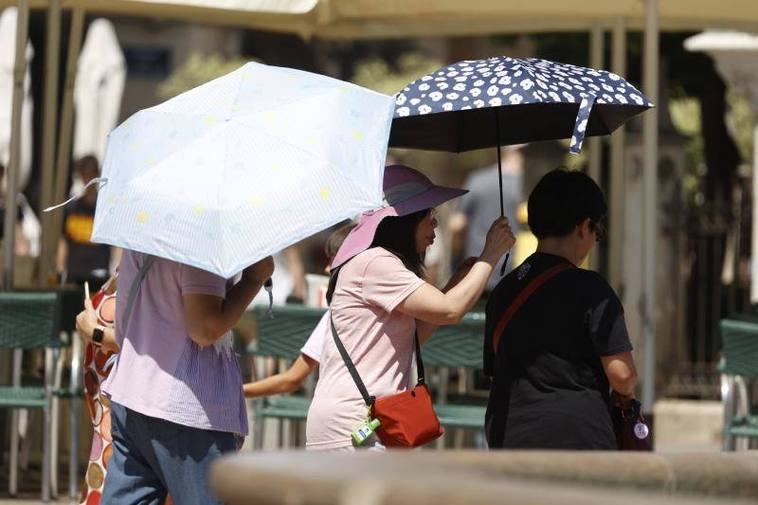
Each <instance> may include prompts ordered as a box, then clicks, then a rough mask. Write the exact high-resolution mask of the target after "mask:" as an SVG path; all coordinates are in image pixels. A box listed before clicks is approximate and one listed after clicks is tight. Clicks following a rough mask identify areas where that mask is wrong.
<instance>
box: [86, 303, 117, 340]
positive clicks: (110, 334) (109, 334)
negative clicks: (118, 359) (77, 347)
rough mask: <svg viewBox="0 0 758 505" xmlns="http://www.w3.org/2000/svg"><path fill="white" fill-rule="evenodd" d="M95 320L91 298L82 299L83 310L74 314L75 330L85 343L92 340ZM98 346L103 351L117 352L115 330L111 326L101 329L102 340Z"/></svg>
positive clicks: (95, 313)
mask: <svg viewBox="0 0 758 505" xmlns="http://www.w3.org/2000/svg"><path fill="white" fill-rule="evenodd" d="M99 324H100V323H99V321H98V320H97V312H95V309H94V308H93V307H92V300H84V310H83V311H81V312H80V313H79V315H77V316H76V332H77V333H78V334H79V336H80V337H81V338H82V340H84V341H85V342H87V343H90V342H92V333H93V332H94V331H95V327H97V326H98V325H99ZM100 347H102V348H103V350H105V351H109V352H119V351H120V349H119V347H118V344H117V343H116V332H115V331H114V330H113V328H107V327H106V328H105V329H104V330H103V341H102V342H101V343H100Z"/></svg>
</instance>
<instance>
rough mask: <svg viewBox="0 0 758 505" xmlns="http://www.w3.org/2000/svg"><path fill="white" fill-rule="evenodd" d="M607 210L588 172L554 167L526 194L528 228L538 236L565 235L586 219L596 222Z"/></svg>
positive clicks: (602, 197) (598, 188)
mask: <svg viewBox="0 0 758 505" xmlns="http://www.w3.org/2000/svg"><path fill="white" fill-rule="evenodd" d="M607 211H608V205H607V204H606V203H605V196H604V195H603V191H602V190H601V189H600V187H599V186H598V185H597V184H596V183H595V181H593V180H592V178H590V177H589V176H588V175H586V174H584V173H582V172H578V171H569V170H566V169H562V168H558V169H555V170H552V171H550V172H548V173H547V174H546V175H545V176H544V177H543V178H542V179H540V181H539V182H538V183H537V186H535V188H534V190H533V191H532V194H531V195H529V203H528V214H529V228H531V231H532V233H533V234H534V235H535V236H536V237H537V238H538V239H543V238H547V237H565V236H567V235H569V234H570V233H571V232H572V231H573V230H574V228H575V227H576V226H577V225H578V224H579V223H581V222H582V221H584V220H585V219H587V218H589V219H590V221H591V222H592V223H593V224H595V223H598V222H599V221H600V220H601V219H602V218H603V217H604V216H605V214H606V212H607Z"/></svg>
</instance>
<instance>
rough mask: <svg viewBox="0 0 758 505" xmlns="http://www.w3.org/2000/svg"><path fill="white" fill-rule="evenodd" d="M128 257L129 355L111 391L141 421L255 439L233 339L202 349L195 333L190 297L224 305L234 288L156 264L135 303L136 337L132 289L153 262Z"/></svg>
mask: <svg viewBox="0 0 758 505" xmlns="http://www.w3.org/2000/svg"><path fill="white" fill-rule="evenodd" d="M145 257H146V256H145V255H144V254H142V253H138V252H134V251H129V250H124V253H123V256H122V258H121V265H120V267H119V279H118V282H119V290H118V294H117V297H116V340H117V341H118V344H119V346H120V347H121V353H120V355H119V359H118V362H117V364H116V365H115V367H114V369H113V370H112V371H111V374H110V376H109V377H108V379H107V381H106V383H105V384H104V385H103V390H104V391H105V392H106V393H107V394H109V395H110V397H111V400H112V401H114V402H116V403H118V404H120V405H123V406H124V407H127V408H129V409H131V410H134V411H137V412H140V413H141V414H144V415H147V416H151V417H157V418H161V419H166V420H168V421H171V422H174V423H177V424H181V425H185V426H191V427H193V428H201V429H208V430H216V431H225V432H232V433H237V434H240V435H243V436H244V435H247V431H248V426H247V415H246V413H245V401H244V397H243V394H242V378H241V376H240V370H239V365H238V363H237V358H236V356H235V354H234V351H233V348H232V339H231V332H230V333H229V334H227V335H225V336H224V337H222V338H221V339H220V340H219V341H218V342H217V343H216V344H215V345H213V346H209V347H205V348H201V347H200V346H198V345H197V344H196V343H194V342H193V341H192V340H191V339H190V338H189V335H188V333H187V327H186V325H185V323H184V306H183V301H182V295H187V294H206V295H213V296H218V297H221V298H223V297H224V296H225V294H226V287H227V281H226V280H225V279H224V278H222V277H219V276H217V275H214V274H211V273H209V272H206V271H204V270H200V269H197V268H194V267H190V266H187V265H182V264H181V263H177V262H174V261H170V260H166V259H163V258H156V259H155V262H154V263H153V265H152V267H151V268H150V270H149V271H148V272H147V276H146V277H145V279H144V280H143V282H142V285H141V286H140V289H139V292H138V294H137V296H136V298H135V301H134V307H133V309H132V314H131V319H130V321H129V324H128V330H129V334H128V335H123V333H122V331H123V330H122V325H121V324H120V323H121V322H122V320H123V315H124V311H125V309H126V304H127V298H128V295H129V287H130V286H131V284H132V281H133V280H134V279H135V278H136V276H137V274H138V272H139V269H140V266H141V265H142V263H143V261H144V260H145Z"/></svg>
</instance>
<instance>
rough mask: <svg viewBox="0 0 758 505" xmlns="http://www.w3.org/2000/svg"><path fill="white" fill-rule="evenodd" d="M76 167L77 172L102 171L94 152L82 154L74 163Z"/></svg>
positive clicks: (97, 172)
mask: <svg viewBox="0 0 758 505" xmlns="http://www.w3.org/2000/svg"><path fill="white" fill-rule="evenodd" d="M74 168H75V169H76V171H77V172H79V173H82V172H92V173H96V174H99V173H100V164H99V163H98V161H97V158H96V157H95V156H94V155H92V154H87V155H85V156H82V157H81V158H79V159H78V160H76V162H75V163H74Z"/></svg>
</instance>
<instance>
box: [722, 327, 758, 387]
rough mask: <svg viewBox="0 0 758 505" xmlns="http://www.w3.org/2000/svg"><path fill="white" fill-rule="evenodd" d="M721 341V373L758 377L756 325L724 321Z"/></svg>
mask: <svg viewBox="0 0 758 505" xmlns="http://www.w3.org/2000/svg"><path fill="white" fill-rule="evenodd" d="M721 340H722V350H721V354H722V357H723V358H724V363H723V365H722V367H721V370H722V372H724V373H726V374H730V375H742V376H744V377H758V323H755V322H749V321H735V320H732V319H724V320H722V321H721Z"/></svg>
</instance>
